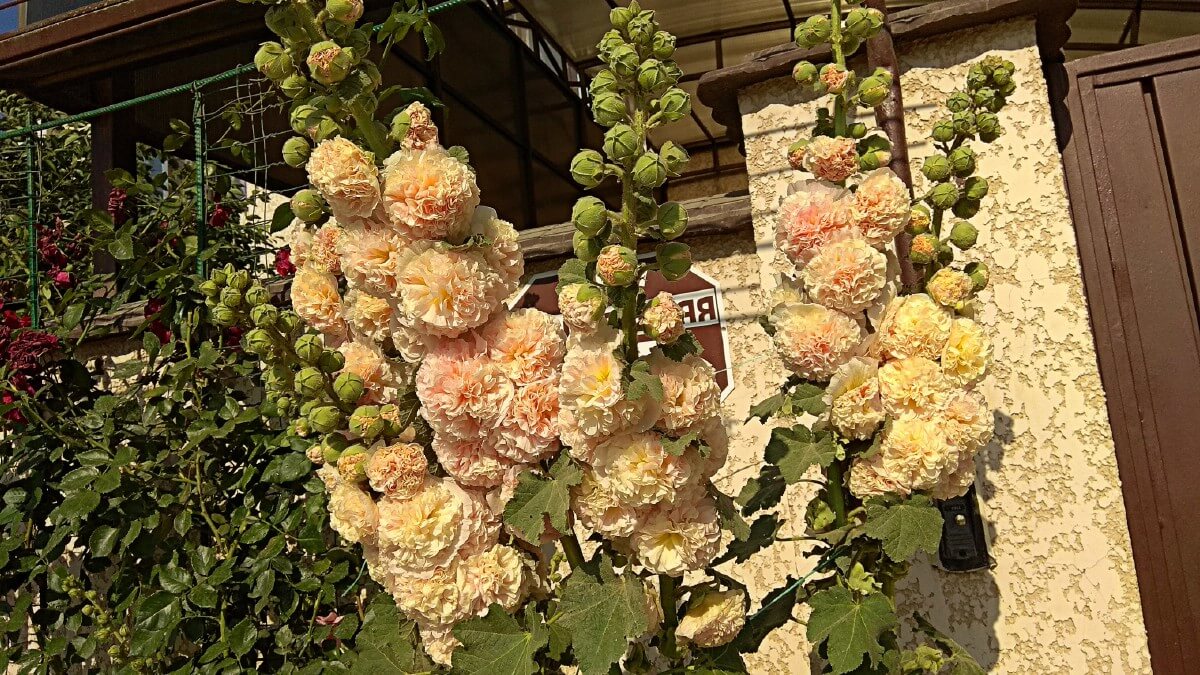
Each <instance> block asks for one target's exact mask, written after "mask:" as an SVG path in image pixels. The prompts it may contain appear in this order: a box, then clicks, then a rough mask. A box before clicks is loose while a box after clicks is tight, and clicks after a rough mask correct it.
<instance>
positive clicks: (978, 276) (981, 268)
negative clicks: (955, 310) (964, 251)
mask: <svg viewBox="0 0 1200 675" xmlns="http://www.w3.org/2000/svg"><path fill="white" fill-rule="evenodd" d="M963 271H964V272H966V273H967V276H969V277H971V288H972V289H973V290H974V291H975V292H979V291H982V290H983V289H985V288H987V285H988V281H989V280H990V278H991V274H990V272H989V270H988V266H987V265H986V264H984V263H981V262H973V263H967V266H966V267H964V268H963Z"/></svg>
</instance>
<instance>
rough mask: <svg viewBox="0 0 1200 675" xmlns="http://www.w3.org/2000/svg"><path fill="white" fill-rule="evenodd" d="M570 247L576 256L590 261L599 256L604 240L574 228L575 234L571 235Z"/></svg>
mask: <svg viewBox="0 0 1200 675" xmlns="http://www.w3.org/2000/svg"><path fill="white" fill-rule="evenodd" d="M571 247H572V250H573V251H574V252H575V257H576V258H579V259H580V260H582V261H584V262H592V261H593V260H595V259H596V258H597V257H599V255H600V249H601V248H603V247H604V242H603V241H601V240H600V238H599V237H589V236H587V235H586V234H584V233H583V232H581V231H580V230H575V234H573V235H571Z"/></svg>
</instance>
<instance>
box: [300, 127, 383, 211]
mask: <svg viewBox="0 0 1200 675" xmlns="http://www.w3.org/2000/svg"><path fill="white" fill-rule="evenodd" d="M307 168H308V180H309V182H311V183H312V185H313V187H314V188H316V189H317V191H318V192H320V193H321V196H323V197H324V198H325V201H326V202H328V203H329V207H330V209H331V210H332V211H333V216H334V218H336V219H337V220H338V221H340V222H342V223H347V222H352V221H358V220H362V219H366V218H370V217H371V214H372V213H373V212H374V211H375V207H376V206H377V205H378V204H379V196H380V195H379V172H378V171H377V170H376V168H375V158H374V156H373V155H371V153H369V152H366V151H365V150H363V149H362V148H360V147H358V146H357V145H355V144H354V143H353V142H352V141H350V140H349V139H347V138H345V137H343V136H337V137H335V138H330V139H328V140H325V141H322V142H321V143H319V144H318V145H317V147H315V148H313V151H312V154H311V155H309V158H308V167H307Z"/></svg>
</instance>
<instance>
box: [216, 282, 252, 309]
mask: <svg viewBox="0 0 1200 675" xmlns="http://www.w3.org/2000/svg"><path fill="white" fill-rule="evenodd" d="M245 300H246V298H245V295H243V294H242V292H241V291H239V290H238V289H236V288H233V287H232V286H227V287H225V288H223V289H221V305H223V306H225V307H228V308H229V309H237V308H239V307H241V306H242V303H243V302H245Z"/></svg>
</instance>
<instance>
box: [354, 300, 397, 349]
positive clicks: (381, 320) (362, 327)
mask: <svg viewBox="0 0 1200 675" xmlns="http://www.w3.org/2000/svg"><path fill="white" fill-rule="evenodd" d="M345 315H346V320H347V321H348V322H349V324H350V329H351V331H352V332H353V333H354V335H355V336H357V337H361V338H365V339H367V340H371V341H373V342H375V343H377V344H386V343H387V342H388V341H389V340H390V339H391V337H392V330H393V324H394V319H395V315H396V310H395V309H394V308H393V307H392V305H391V303H390V302H388V301H387V299H386V298H380V297H377V296H374V295H371V294H369V293H366V292H364V291H358V290H351V291H350V292H349V293H347V294H346V302H345Z"/></svg>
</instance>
